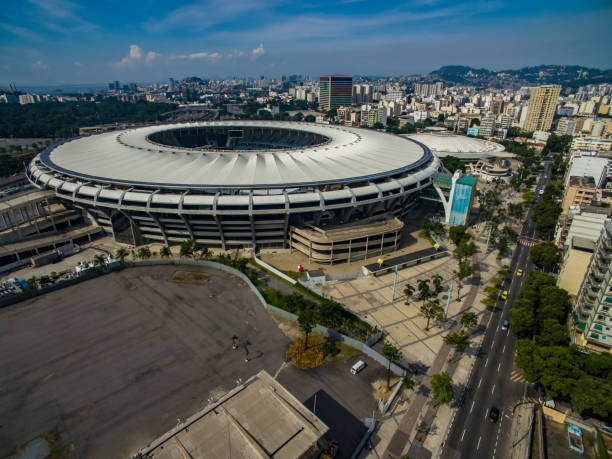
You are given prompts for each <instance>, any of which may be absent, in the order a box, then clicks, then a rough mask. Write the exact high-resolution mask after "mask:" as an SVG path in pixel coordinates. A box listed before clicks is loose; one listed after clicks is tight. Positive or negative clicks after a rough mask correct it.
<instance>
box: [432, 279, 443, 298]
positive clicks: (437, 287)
mask: <svg viewBox="0 0 612 459" xmlns="http://www.w3.org/2000/svg"><path fill="white" fill-rule="evenodd" d="M431 281H432V283H433V288H434V295H439V294H440V292H442V276H440V275H439V274H434V275H433V277H432V278H431Z"/></svg>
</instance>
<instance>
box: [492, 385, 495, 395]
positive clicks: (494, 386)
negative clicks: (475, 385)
mask: <svg viewBox="0 0 612 459" xmlns="http://www.w3.org/2000/svg"><path fill="white" fill-rule="evenodd" d="M494 390H495V384H493V388H492V389H491V395H493V391H494Z"/></svg>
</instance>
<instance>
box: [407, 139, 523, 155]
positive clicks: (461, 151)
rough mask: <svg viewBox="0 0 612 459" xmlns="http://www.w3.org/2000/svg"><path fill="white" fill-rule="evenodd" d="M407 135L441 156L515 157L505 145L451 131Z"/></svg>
mask: <svg viewBox="0 0 612 459" xmlns="http://www.w3.org/2000/svg"><path fill="white" fill-rule="evenodd" d="M405 137H407V138H409V139H412V140H416V141H417V142H421V143H422V144H423V145H426V146H427V147H428V148H429V149H430V150H431V151H432V152H434V153H435V154H436V155H437V156H439V157H444V156H450V155H452V156H456V157H458V158H460V159H475V158H482V157H485V156H496V157H514V155H513V154H512V153H508V152H506V151H505V148H504V146H503V145H500V144H499V143H495V142H491V141H490V140H483V139H477V138H474V137H467V136H464V135H457V134H451V133H421V134H409V135H406V136H405Z"/></svg>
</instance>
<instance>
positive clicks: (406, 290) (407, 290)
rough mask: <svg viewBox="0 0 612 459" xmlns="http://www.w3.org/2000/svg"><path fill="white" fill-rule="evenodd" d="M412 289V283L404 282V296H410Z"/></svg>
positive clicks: (413, 289)
mask: <svg viewBox="0 0 612 459" xmlns="http://www.w3.org/2000/svg"><path fill="white" fill-rule="evenodd" d="M414 291H415V288H414V285H410V284H406V286H405V287H404V295H406V298H410V297H411V296H412V295H413V294H414Z"/></svg>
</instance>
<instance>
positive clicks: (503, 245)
mask: <svg viewBox="0 0 612 459" xmlns="http://www.w3.org/2000/svg"><path fill="white" fill-rule="evenodd" d="M509 250H510V244H508V239H506V237H505V236H502V237H500V238H499V239H498V241H497V253H498V255H497V257H498V258H503V257H505V256H506V255H507V254H508V251H509Z"/></svg>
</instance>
